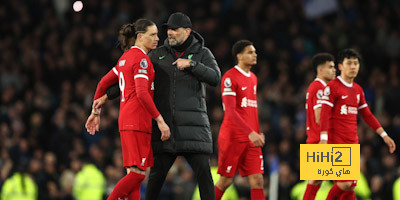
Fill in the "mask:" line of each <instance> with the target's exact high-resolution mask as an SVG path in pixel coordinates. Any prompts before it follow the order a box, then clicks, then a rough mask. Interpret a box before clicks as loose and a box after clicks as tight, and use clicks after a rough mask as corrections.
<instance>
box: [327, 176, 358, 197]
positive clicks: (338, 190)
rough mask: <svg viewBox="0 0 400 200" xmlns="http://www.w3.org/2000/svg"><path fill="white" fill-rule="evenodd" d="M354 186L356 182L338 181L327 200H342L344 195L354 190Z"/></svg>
mask: <svg viewBox="0 0 400 200" xmlns="http://www.w3.org/2000/svg"><path fill="white" fill-rule="evenodd" d="M353 185H354V181H337V182H336V183H335V184H334V185H333V186H332V188H331V190H330V191H329V194H328V197H327V198H326V199H327V200H332V199H340V197H341V196H342V194H343V193H345V192H346V191H350V192H349V193H351V190H353V188H354V187H353ZM345 198H347V195H345Z"/></svg>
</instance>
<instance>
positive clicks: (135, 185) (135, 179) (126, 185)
mask: <svg viewBox="0 0 400 200" xmlns="http://www.w3.org/2000/svg"><path fill="white" fill-rule="evenodd" d="M145 177H146V176H145V175H142V174H138V173H135V172H130V173H129V174H127V175H126V176H125V177H124V178H122V179H121V180H120V181H119V182H118V183H117V185H116V186H115V187H114V190H113V191H112V193H111V194H110V196H109V197H108V198H107V200H117V199H124V198H126V197H128V196H129V197H131V196H130V195H131V194H132V193H133V194H132V195H133V196H135V197H133V199H132V200H139V199H140V184H141V183H142V181H143V179H144V178H145ZM137 192H139V195H138V194H137ZM138 196H139V198H138ZM129 200H131V198H129Z"/></svg>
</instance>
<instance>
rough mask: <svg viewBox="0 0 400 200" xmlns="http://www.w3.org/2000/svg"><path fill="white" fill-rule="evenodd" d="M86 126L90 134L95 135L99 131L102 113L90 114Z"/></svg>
mask: <svg viewBox="0 0 400 200" xmlns="http://www.w3.org/2000/svg"><path fill="white" fill-rule="evenodd" d="M85 127H86V130H87V132H88V133H89V134H90V135H94V134H95V133H96V131H99V127H100V115H95V114H90V116H89V117H88V119H87V121H86V124H85Z"/></svg>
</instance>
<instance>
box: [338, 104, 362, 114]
mask: <svg viewBox="0 0 400 200" xmlns="http://www.w3.org/2000/svg"><path fill="white" fill-rule="evenodd" d="M357 113H358V110H357V108H356V107H353V106H347V105H346V104H344V105H342V106H341V107H340V114H341V115H347V114H355V115H357Z"/></svg>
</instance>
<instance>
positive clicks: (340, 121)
mask: <svg viewBox="0 0 400 200" xmlns="http://www.w3.org/2000/svg"><path fill="white" fill-rule="evenodd" d="M321 103H322V109H321V131H328V143H330V144H358V136H357V113H358V110H360V109H364V108H367V107H368V105H367V103H366V101H365V96H364V92H363V90H362V88H361V86H360V85H358V84H357V83H355V82H353V83H351V84H349V83H346V82H345V81H344V80H343V79H342V78H341V77H340V76H338V77H337V78H335V79H334V80H332V81H331V82H329V84H328V85H327V86H326V87H325V89H324V97H323V100H322V101H321ZM326 113H331V114H329V116H326Z"/></svg>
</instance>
